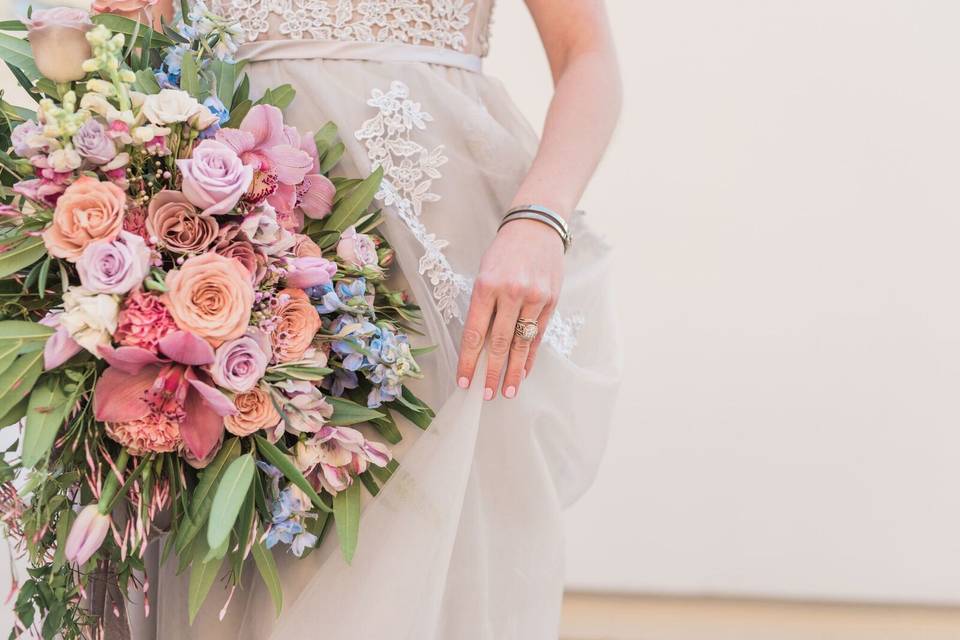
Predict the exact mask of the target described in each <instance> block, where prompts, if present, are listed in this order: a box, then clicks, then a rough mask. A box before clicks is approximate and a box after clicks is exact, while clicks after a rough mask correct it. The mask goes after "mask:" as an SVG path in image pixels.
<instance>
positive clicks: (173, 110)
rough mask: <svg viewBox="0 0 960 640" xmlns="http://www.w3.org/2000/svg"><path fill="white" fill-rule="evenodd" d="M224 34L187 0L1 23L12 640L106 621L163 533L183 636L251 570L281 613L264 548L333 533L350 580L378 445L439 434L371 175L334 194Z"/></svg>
mask: <svg viewBox="0 0 960 640" xmlns="http://www.w3.org/2000/svg"><path fill="white" fill-rule="evenodd" d="M24 30H25V31H27V32H28V33H27V39H22V38H20V37H19V36H18V35H16V34H15V33H14V32H17V31H24ZM233 35H234V34H233V31H232V27H231V25H229V24H227V23H225V22H224V21H223V20H222V19H220V18H219V17H217V16H216V15H213V14H211V13H209V12H208V11H206V10H205V8H204V7H203V6H202V4H199V3H198V4H195V6H194V9H193V10H192V11H191V12H190V13H189V14H187V15H184V16H183V17H182V19H181V21H180V22H179V23H178V24H177V26H176V27H171V26H170V25H167V24H165V23H164V24H162V28H160V30H155V29H154V28H152V27H151V26H148V25H147V24H141V22H139V21H135V20H131V19H127V18H124V17H121V16H118V15H111V14H100V15H92V16H91V15H90V14H88V13H87V12H84V11H80V10H75V9H66V8H60V9H52V10H47V11H36V12H34V13H33V14H32V15H31V16H30V17H29V18H28V19H26V20H24V21H23V22H22V23H21V22H5V23H0V58H2V59H3V60H4V61H5V62H6V63H7V64H8V66H9V67H10V68H11V69H12V71H13V73H14V74H15V76H16V78H17V79H18V80H19V82H20V84H21V85H22V86H23V88H24V89H25V90H26V92H27V94H28V95H29V96H30V97H31V98H32V99H33V100H34V101H35V102H36V103H37V106H36V112H33V111H31V110H29V109H24V108H21V107H17V106H14V105H12V104H10V103H9V102H7V101H5V100H3V97H2V96H0V148H2V151H0V182H2V184H3V186H0V196H2V198H0V202H3V204H0V246H2V247H0V418H2V421H0V426H14V427H15V428H16V430H17V439H16V442H14V444H13V445H12V446H10V448H9V449H7V452H6V454H7V455H6V456H5V457H0V522H2V524H3V526H4V528H5V532H6V534H7V535H8V536H9V537H10V538H11V539H13V540H15V541H16V542H17V543H18V544H17V547H18V551H20V552H22V553H26V554H27V556H28V563H29V569H28V576H27V577H26V578H25V579H23V580H15V581H14V586H15V588H17V589H18V592H17V594H16V601H15V611H16V615H17V616H18V627H17V628H16V629H14V630H13V632H12V634H11V637H17V636H18V635H20V634H21V633H22V632H24V631H26V630H32V631H34V632H37V633H39V634H41V635H42V636H43V637H45V638H53V637H64V638H77V637H83V636H84V635H85V633H86V632H87V631H89V630H90V629H94V630H96V629H97V628H102V625H103V619H102V618H98V617H97V616H96V613H97V612H106V613H105V614H104V615H107V616H109V615H117V616H120V617H122V616H123V609H124V601H123V600H124V595H125V594H126V593H128V592H129V591H130V590H132V589H141V590H143V591H144V592H146V591H147V588H146V586H145V585H144V584H142V582H141V581H142V580H143V577H142V576H143V571H144V563H143V556H144V553H145V550H146V547H147V544H148V542H149V541H150V540H151V539H152V538H154V537H156V536H158V535H159V534H160V533H161V532H168V535H167V536H166V539H165V542H164V544H163V557H164V559H166V558H167V557H168V556H169V555H170V554H171V552H172V554H173V555H175V556H176V562H178V564H179V569H180V570H181V571H189V572H190V578H189V580H190V584H189V606H190V614H191V619H192V617H193V616H195V615H196V613H197V611H198V610H199V608H200V605H201V603H202V602H203V600H204V599H205V597H206V595H207V594H208V592H209V591H210V589H211V587H212V585H213V583H214V582H215V581H217V578H218V577H225V579H226V581H227V583H228V585H227V586H228V588H236V585H237V584H238V583H239V581H240V577H241V574H242V572H243V569H244V566H245V564H246V562H247V561H248V560H249V559H251V558H252V560H253V562H254V564H255V565H256V567H257V569H258V570H259V572H260V574H261V575H262V577H263V579H264V580H265V582H266V585H267V586H268V588H269V591H270V593H271V594H272V597H273V598H274V602H275V605H276V607H277V611H278V612H279V610H280V607H281V605H282V602H281V591H280V586H279V577H278V575H277V569H276V566H275V564H274V559H273V556H272V551H271V549H273V548H275V547H277V545H282V546H283V547H285V548H286V549H287V550H288V551H289V552H290V553H293V554H295V555H297V556H301V555H304V554H306V553H309V551H310V550H311V549H312V548H314V547H316V545H317V544H318V542H319V540H320V539H321V538H322V537H323V536H324V534H325V533H326V532H327V531H328V530H329V529H331V528H333V529H335V530H336V533H337V536H338V537H339V542H340V545H341V548H342V552H343V554H344V556H345V558H346V559H347V561H349V560H350V559H351V557H352V555H353V553H354V550H355V548H356V545H357V536H358V525H359V513H360V499H361V487H365V488H366V489H367V490H368V491H369V492H370V493H371V494H376V493H377V491H378V490H379V487H380V486H381V485H382V483H383V482H385V481H386V480H387V479H388V478H389V477H390V474H391V473H392V472H393V471H394V470H395V468H396V462H395V461H393V460H392V459H391V454H390V451H389V449H388V448H387V446H386V445H385V444H384V443H382V442H380V441H378V440H376V439H374V438H375V437H379V439H381V440H383V441H386V442H387V443H396V442H398V441H399V439H400V432H399V430H398V428H397V425H396V422H395V414H399V415H401V416H404V417H405V418H407V419H409V420H410V421H412V422H413V423H414V424H416V425H418V426H420V427H421V428H426V427H427V425H428V424H429V423H430V420H431V417H432V415H433V414H432V413H431V411H430V409H429V408H428V407H427V406H426V405H424V404H423V403H422V402H421V401H419V400H418V399H417V398H416V397H415V396H414V395H413V394H412V393H411V392H410V391H409V390H408V389H407V388H406V387H405V386H404V383H405V381H407V380H409V379H411V378H416V377H418V376H419V367H418V365H417V362H416V359H415V356H416V355H418V351H417V350H415V349H412V348H411V346H410V344H409V340H408V335H407V334H408V333H409V332H412V331H414V328H413V327H414V326H415V324H416V322H417V320H418V319H419V314H418V309H417V308H416V307H415V306H414V305H412V304H410V302H409V301H408V297H407V296H406V294H405V293H404V292H403V291H398V290H394V289H391V288H390V286H389V284H388V271H389V267H390V265H391V262H392V259H393V251H392V249H391V248H390V246H389V245H388V243H387V242H386V240H385V239H384V238H383V237H382V236H381V235H379V234H378V233H377V227H378V225H379V223H380V222H381V219H380V214H379V212H377V211H370V209H371V207H370V205H371V203H372V201H373V199H374V195H375V194H376V192H377V190H378V188H379V184H380V181H381V177H382V172H381V171H380V170H379V169H378V170H377V171H376V172H374V173H373V175H370V176H369V177H367V178H365V179H359V178H344V177H330V173H331V171H332V170H333V169H334V167H335V166H336V165H337V163H338V160H339V159H340V157H341V155H342V154H343V152H344V146H343V145H342V143H339V142H337V140H336V127H335V126H334V125H333V124H326V125H325V126H323V127H321V128H320V129H319V131H318V133H316V134H311V133H306V132H300V131H298V130H297V129H295V128H293V127H291V126H289V125H287V124H285V123H284V120H283V113H282V109H283V108H285V107H286V106H287V105H288V104H289V103H290V102H291V100H292V99H293V98H294V91H293V89H292V88H291V87H290V86H287V85H285V86H281V87H276V88H274V89H271V90H269V91H267V92H266V93H265V94H264V95H263V96H261V97H259V98H255V97H253V96H251V95H250V83H249V80H248V78H247V77H246V76H245V75H243V66H244V65H243V62H242V61H236V60H234V59H233V55H234V53H235V51H236V47H235V45H234V44H233ZM171 560H172V559H171ZM104 585H106V586H105V587H104ZM104 593H105V594H106V595H104ZM145 595H146V593H145ZM147 602H149V599H147Z"/></svg>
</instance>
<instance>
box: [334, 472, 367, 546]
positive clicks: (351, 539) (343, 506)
mask: <svg viewBox="0 0 960 640" xmlns="http://www.w3.org/2000/svg"><path fill="white" fill-rule="evenodd" d="M333 521H334V523H335V524H336V526H337V537H338V538H339V539H340V551H341V552H342V553H343V559H344V560H346V561H347V564H350V563H351V562H353V554H354V553H355V552H356V550H357V539H358V536H359V534H360V483H359V482H354V483H353V484H351V485H350V486H349V487H347V488H346V489H345V490H343V491H341V492H339V493H338V494H337V495H335V496H333Z"/></svg>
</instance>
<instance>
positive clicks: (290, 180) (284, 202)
mask: <svg viewBox="0 0 960 640" xmlns="http://www.w3.org/2000/svg"><path fill="white" fill-rule="evenodd" d="M217 140H219V141H220V142H222V143H224V144H225V145H227V146H228V147H230V148H231V149H233V150H234V151H235V152H236V154H237V155H238V156H240V160H242V161H243V164H245V165H247V166H250V167H253V171H254V180H253V186H252V187H251V192H252V193H251V194H250V198H251V199H252V200H254V201H261V200H263V199H266V200H267V202H269V203H270V204H271V206H273V208H274V209H276V210H277V211H279V212H282V213H291V212H292V211H293V209H294V208H295V207H296V203H297V185H299V184H300V183H301V182H303V179H304V177H305V176H306V175H307V172H308V171H310V169H311V168H312V167H313V158H311V157H310V154H309V153H307V152H306V151H304V150H303V149H301V148H300V137H299V134H296V130H293V131H290V128H289V127H285V126H284V124H283V113H282V112H281V111H280V109H278V108H276V107H274V106H272V105H268V104H260V105H257V106H255V107H253V108H252V109H250V112H249V113H247V115H246V117H244V119H243V122H242V123H241V124H240V128H239V129H221V130H220V131H218V132H217Z"/></svg>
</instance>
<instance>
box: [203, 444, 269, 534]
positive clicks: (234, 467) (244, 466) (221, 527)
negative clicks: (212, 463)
mask: <svg viewBox="0 0 960 640" xmlns="http://www.w3.org/2000/svg"><path fill="white" fill-rule="evenodd" d="M256 470H257V465H256V464H255V463H254V461H253V456H252V455H250V454H247V455H244V456H240V457H239V458H237V459H236V460H234V461H233V462H231V463H230V466H229V467H227V470H226V471H224V472H223V477H222V478H221V479H220V483H219V486H218V487H217V493H216V495H215V496H214V498H213V506H212V507H211V508H210V518H209V523H208V524H207V544H208V545H209V546H210V548H211V549H214V548H217V547H220V546H221V545H223V544H224V543H225V542H226V541H227V540H229V538H230V530H231V529H233V524H234V523H235V522H236V521H237V516H238V515H240V508H241V507H242V506H243V503H244V501H245V500H246V497H247V493H249V491H250V484H251V483H252V482H253V476H254V475H255V474H256Z"/></svg>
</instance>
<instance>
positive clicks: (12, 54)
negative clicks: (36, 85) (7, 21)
mask: <svg viewBox="0 0 960 640" xmlns="http://www.w3.org/2000/svg"><path fill="white" fill-rule="evenodd" d="M0 60H3V61H5V62H9V63H10V64H12V65H13V66H15V67H17V68H18V69H20V70H21V71H23V73H24V74H25V75H26V76H27V77H28V78H30V79H31V80H33V81H37V80H39V79H40V78H42V77H43V74H41V73H40V70H39V69H37V65H36V64H35V63H34V61H33V51H32V50H31V49H30V43H29V42H27V41H26V40H25V39H23V38H17V37H15V36H11V35H9V34H6V33H0Z"/></svg>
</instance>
